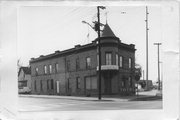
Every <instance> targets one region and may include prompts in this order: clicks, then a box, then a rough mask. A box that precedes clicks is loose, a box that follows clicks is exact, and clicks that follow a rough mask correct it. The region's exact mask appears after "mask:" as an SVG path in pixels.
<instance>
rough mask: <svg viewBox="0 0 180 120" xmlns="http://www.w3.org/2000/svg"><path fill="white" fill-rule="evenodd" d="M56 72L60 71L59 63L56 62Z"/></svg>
mask: <svg viewBox="0 0 180 120" xmlns="http://www.w3.org/2000/svg"><path fill="white" fill-rule="evenodd" d="M55 72H56V73H58V72H59V64H58V63H56V64H55Z"/></svg>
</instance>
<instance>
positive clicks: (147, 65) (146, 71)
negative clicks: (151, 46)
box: [145, 6, 149, 90]
mask: <svg viewBox="0 0 180 120" xmlns="http://www.w3.org/2000/svg"><path fill="white" fill-rule="evenodd" d="M148 14H149V13H148V7H147V6H146V20H145V21H146V90H148V30H149V29H148Z"/></svg>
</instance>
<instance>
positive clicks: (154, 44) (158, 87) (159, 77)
mask: <svg viewBox="0 0 180 120" xmlns="http://www.w3.org/2000/svg"><path fill="white" fill-rule="evenodd" d="M154 45H157V49H158V50H157V52H158V53H157V54H158V62H157V63H158V90H160V61H159V45H161V43H154Z"/></svg>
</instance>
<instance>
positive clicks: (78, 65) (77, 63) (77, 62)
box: [76, 58, 80, 70]
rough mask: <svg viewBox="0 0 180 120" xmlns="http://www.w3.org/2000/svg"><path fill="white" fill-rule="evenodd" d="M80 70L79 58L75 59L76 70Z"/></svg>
mask: <svg viewBox="0 0 180 120" xmlns="http://www.w3.org/2000/svg"><path fill="white" fill-rule="evenodd" d="M79 69H80V64H79V58H77V59H76V70H79Z"/></svg>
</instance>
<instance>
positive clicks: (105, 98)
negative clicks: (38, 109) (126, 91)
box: [19, 91, 160, 101]
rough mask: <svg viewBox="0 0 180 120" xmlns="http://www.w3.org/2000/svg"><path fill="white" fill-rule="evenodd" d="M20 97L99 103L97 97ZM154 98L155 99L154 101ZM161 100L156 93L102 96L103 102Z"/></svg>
mask: <svg viewBox="0 0 180 120" xmlns="http://www.w3.org/2000/svg"><path fill="white" fill-rule="evenodd" d="M19 96H20V97H34V98H49V99H69V100H80V101H99V100H98V97H97V96H93V97H84V96H57V95H22V94H21V95H19ZM152 98H153V99H152ZM156 98H157V99H160V97H157V96H156V91H148V92H140V93H139V95H138V96H137V95H133V96H120V95H102V99H101V101H133V100H148V99H150V100H155V99H156Z"/></svg>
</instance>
